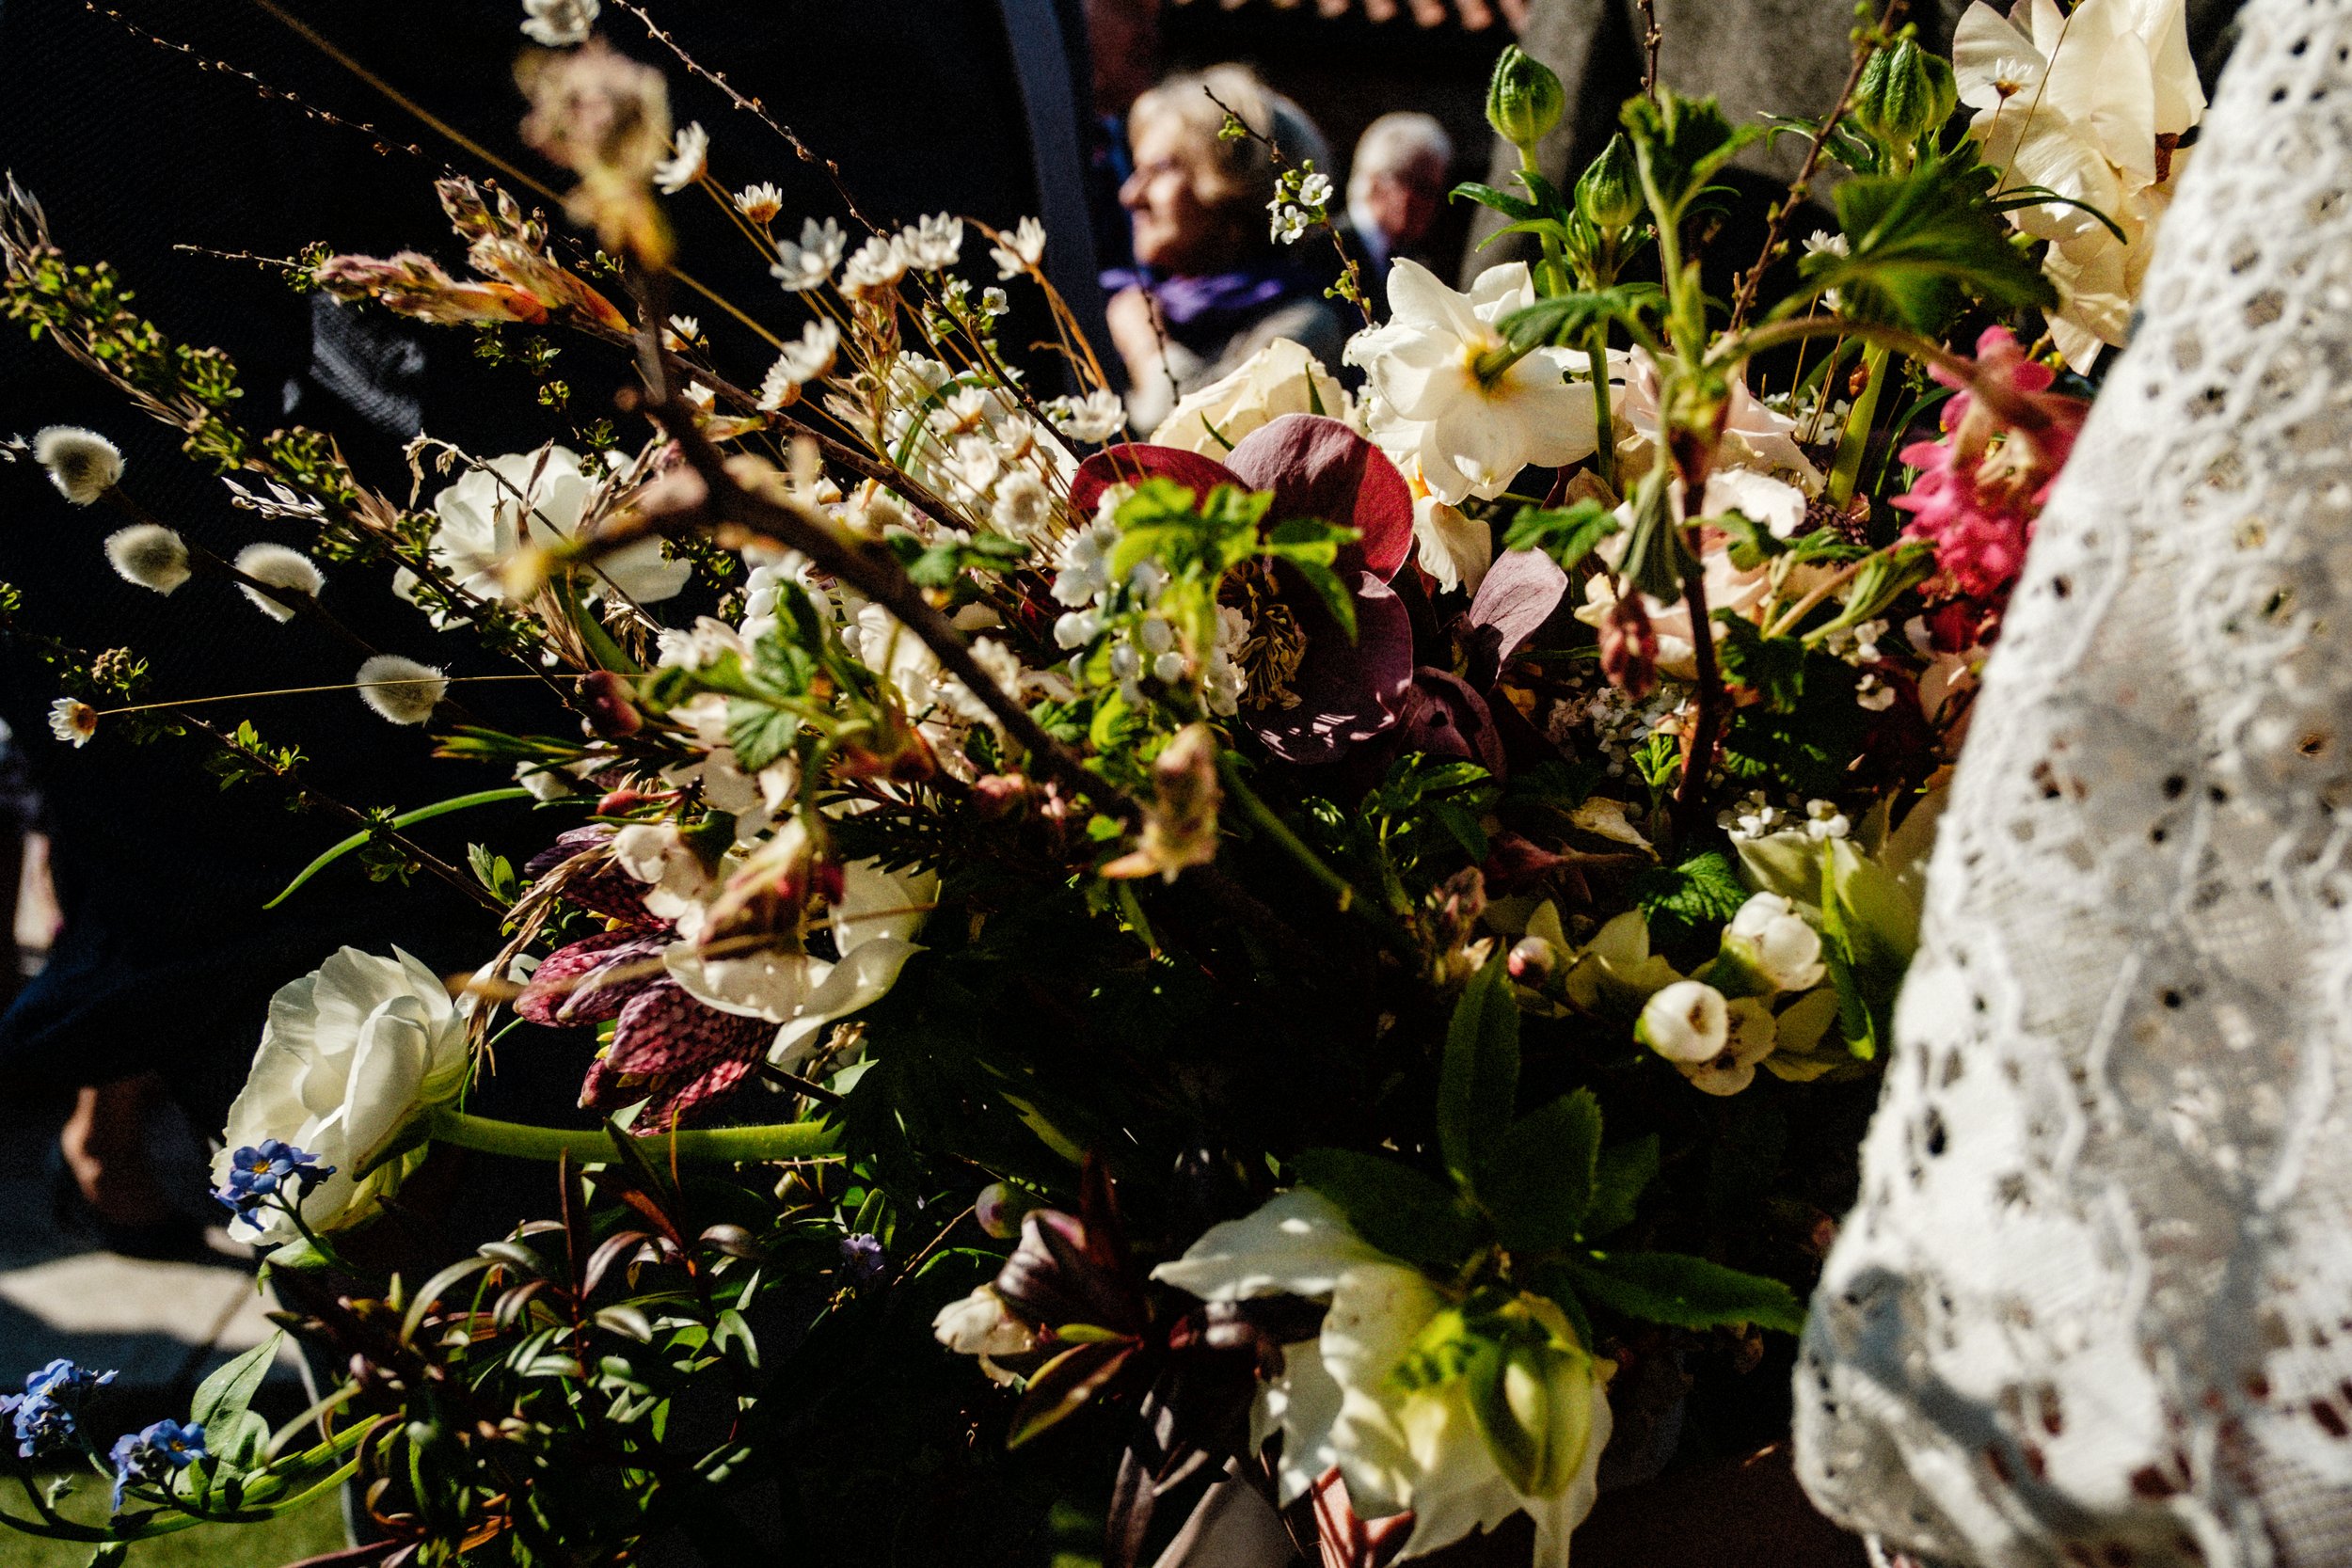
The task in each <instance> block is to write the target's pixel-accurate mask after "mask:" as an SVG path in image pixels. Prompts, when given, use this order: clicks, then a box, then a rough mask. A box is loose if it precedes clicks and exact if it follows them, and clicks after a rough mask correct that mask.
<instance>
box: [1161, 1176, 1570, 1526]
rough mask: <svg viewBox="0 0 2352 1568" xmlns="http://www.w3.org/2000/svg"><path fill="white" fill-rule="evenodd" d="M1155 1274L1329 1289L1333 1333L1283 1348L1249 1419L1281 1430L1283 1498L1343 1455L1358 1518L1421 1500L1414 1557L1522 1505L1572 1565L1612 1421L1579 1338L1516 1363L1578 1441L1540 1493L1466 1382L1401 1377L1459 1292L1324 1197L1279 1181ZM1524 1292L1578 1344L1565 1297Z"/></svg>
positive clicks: (1304, 1292) (1191, 1286)
mask: <svg viewBox="0 0 2352 1568" xmlns="http://www.w3.org/2000/svg"><path fill="white" fill-rule="evenodd" d="M1152 1276H1153V1277H1154V1278H1156V1279H1159V1280H1162V1281H1164V1282H1166V1283H1167V1284H1169V1285H1173V1286H1175V1287H1176V1288H1177V1289H1179V1290H1183V1291H1190V1292H1191V1293H1192V1294H1194V1295H1196V1296H1199V1297H1200V1298H1201V1299H1203V1300H1205V1301H1239V1300H1243V1299H1246V1298H1248V1297H1252V1296H1267V1295H1295V1296H1308V1297H1315V1298H1321V1299H1327V1300H1328V1301H1329V1302H1330V1310H1329V1311H1328V1312H1327V1313H1326V1314H1325V1316H1324V1320H1323V1329H1322V1332H1321V1334H1320V1335H1319V1337H1317V1338H1313V1339H1306V1340H1301V1341H1300V1342H1298V1343H1296V1344H1293V1345H1287V1346H1284V1347H1283V1366H1282V1375H1281V1376H1280V1377H1279V1379H1277V1380H1275V1381H1274V1382H1273V1383H1271V1384H1268V1385H1266V1386H1264V1387H1263V1388H1262V1389H1261V1390H1260V1392H1259V1400H1258V1408H1257V1410H1256V1411H1255V1412H1254V1413H1253V1415H1252V1417H1251V1421H1250V1427H1251V1431H1252V1433H1255V1434H1257V1435H1259V1436H1260V1437H1261V1438H1263V1437H1264V1436H1270V1435H1271V1434H1272V1433H1275V1432H1278V1431H1279V1433H1281V1434H1282V1449H1281V1456H1280V1459H1279V1463H1278V1465H1277V1477H1278V1481H1279V1486H1278V1491H1277V1501H1278V1503H1279V1504H1280V1505H1283V1506H1287V1505H1288V1504H1290V1503H1291V1502H1292V1501H1294V1500H1295V1499H1296V1498H1297V1497H1300V1496H1302V1495H1304V1494H1305V1492H1306V1490H1307V1489H1308V1487H1310V1486H1311V1485H1312V1484H1313V1483H1314V1482H1315V1481H1316V1480H1317V1479H1318V1478H1320V1477H1321V1476H1322V1475H1323V1473H1324V1472H1325V1471H1327V1470H1328V1469H1329V1468H1331V1467H1332V1466H1333V1465H1337V1466H1338V1467H1339V1470H1340V1473H1341V1475H1342V1476H1343V1478H1344V1479H1345V1481H1346V1482H1347V1491H1348V1497H1349V1501H1350V1504H1351V1506H1352V1507H1353V1508H1354V1510H1355V1512H1356V1513H1358V1515H1359V1516H1360V1517H1363V1518H1367V1519H1372V1518H1380V1517H1385V1516H1387V1515H1390V1514H1394V1513H1403V1512H1404V1511H1405V1510H1406V1509H1410V1510H1411V1511H1412V1512H1413V1516H1414V1519H1413V1533H1412V1535H1411V1537H1410V1538H1409V1539H1408V1540H1407V1541H1406V1544H1405V1549H1404V1552H1403V1553H1402V1556H1403V1557H1405V1558H1407V1559H1410V1558H1415V1557H1421V1556H1423V1555H1425V1554H1427V1553H1430V1552H1434V1551H1437V1550H1438V1549H1439V1548H1440V1547H1443V1546H1446V1545H1449V1544H1452V1543H1454V1542H1455V1541H1458V1540H1460V1539H1461V1538H1462V1537H1464V1536H1465V1535H1468V1534H1469V1533H1470V1531H1471V1530H1472V1529H1481V1530H1490V1529H1493V1528H1495V1527H1496V1526H1497V1525H1500V1524H1502V1522H1503V1521H1504V1520H1505V1519H1508V1518H1509V1517H1510V1516H1511V1515H1512V1514H1513V1513H1519V1512H1521V1511H1524V1512H1525V1513H1528V1514H1529V1515H1530V1516H1531V1517H1532V1518H1533V1519H1534V1521H1535V1551H1534V1558H1533V1559H1532V1563H1533V1565H1534V1568H1566V1564H1567V1561H1568V1536H1569V1533H1570V1532H1571V1531H1572V1530H1574V1529H1575V1528H1576V1527H1577V1526H1578V1525H1579V1524H1580V1523H1581V1522H1582V1521H1583V1518H1584V1516H1585V1515H1586V1514H1587V1513H1591V1512H1592V1507H1593V1498H1594V1497H1595V1495H1596V1493H1597V1490H1598V1488H1597V1483H1596V1480H1595V1474H1596V1471H1597V1469H1598V1467H1599V1465H1600V1453H1601V1449H1604V1448H1606V1447H1607V1446H1608V1444H1609V1433H1610V1414H1609V1395H1608V1389H1607V1386H1606V1385H1605V1384H1604V1382H1603V1380H1602V1377H1601V1375H1599V1374H1600V1369H1599V1368H1598V1367H1597V1365H1596V1364H1595V1363H1594V1361H1593V1360H1592V1358H1591V1357H1590V1356H1589V1355H1586V1354H1583V1352H1582V1351H1581V1349H1578V1350H1575V1351H1573V1352H1565V1351H1564V1352H1563V1354H1559V1355H1557V1356H1556V1357H1555V1358H1554V1360H1553V1363H1552V1375H1551V1376H1550V1377H1549V1379H1548V1380H1546V1381H1543V1382H1540V1383H1539V1382H1537V1381H1536V1380H1534V1379H1533V1378H1531V1377H1529V1376H1528V1375H1527V1373H1526V1372H1525V1371H1524V1370H1522V1369H1519V1368H1516V1367H1515V1368H1514V1369H1513V1371H1512V1372H1511V1373H1510V1374H1506V1375H1507V1376H1508V1377H1509V1378H1510V1379H1511V1382H1510V1384H1509V1385H1508V1387H1509V1394H1510V1400H1511V1403H1512V1405H1513V1411H1512V1414H1513V1415H1514V1416H1516V1417H1518V1418H1521V1419H1522V1420H1524V1419H1525V1418H1527V1415H1528V1414H1530V1413H1534V1414H1536V1415H1537V1416H1538V1417H1539V1419H1540V1424H1541V1425H1542V1426H1543V1427H1544V1428H1545V1429H1546V1431H1545V1436H1546V1437H1547V1438H1549V1439H1550V1440H1552V1441H1554V1442H1557V1443H1559V1444H1561V1445H1562V1446H1563V1447H1564V1449H1565V1452H1562V1453H1560V1454H1559V1455H1558V1456H1557V1459H1558V1464H1557V1465H1556V1466H1555V1465H1548V1466H1547V1468H1557V1469H1558V1470H1560V1471H1562V1472H1564V1477H1565V1479H1564V1481H1563V1483H1562V1485H1561V1488H1560V1490H1559V1491H1558V1492H1556V1493H1554V1494H1552V1495H1550V1496H1548V1497H1531V1496H1528V1495H1526V1494H1524V1493H1521V1492H1519V1491H1518V1490H1517V1489H1516V1488H1515V1487H1514V1486H1513V1485H1512V1483H1511V1482H1510V1481H1509V1480H1508V1479H1506V1478H1505V1476H1504V1475H1503V1472H1502V1469H1501V1467H1500V1466H1498V1465H1497V1464H1496V1463H1495V1460H1494V1457H1493V1454H1492V1452H1491V1451H1490V1450H1489V1449H1488V1448H1487V1446H1486V1439H1485V1438H1484V1437H1482V1436H1481V1435H1480V1434H1479V1432H1478V1427H1477V1422H1476V1420H1475V1418H1474V1417H1473V1416H1472V1414H1471V1405H1470V1390H1469V1387H1468V1380H1467V1379H1465V1378H1458V1377H1457V1378H1454V1379H1453V1380H1451V1381H1448V1382H1441V1383H1438V1384H1436V1385H1434V1386H1418V1387H1416V1386H1407V1380H1406V1379H1404V1378H1400V1377H1399V1376H1397V1375H1395V1374H1396V1373H1397V1372H1398V1370H1399V1369H1400V1368H1401V1367H1403V1365H1404V1364H1405V1362H1406V1357H1407V1356H1408V1354H1410V1353H1411V1352H1412V1350H1413V1348H1414V1341H1415V1339H1416V1338H1418V1337H1419V1336H1420V1335H1421V1334H1422V1330H1424V1329H1426V1328H1427V1327H1428V1326H1429V1324H1430V1322H1431V1320H1432V1319H1434V1318H1436V1317H1437V1316H1438V1313H1439V1312H1441V1311H1444V1310H1446V1309H1447V1308H1448V1307H1453V1306H1454V1305H1456V1303H1455V1302H1454V1300H1453V1298H1452V1297H1450V1296H1449V1295H1448V1294H1447V1293H1446V1292H1444V1291H1441V1290H1440V1289H1439V1288H1438V1286H1437V1285H1436V1284H1435V1283H1433V1282H1432V1281H1431V1280H1430V1279H1429V1278H1428V1277H1427V1276H1425V1275H1422V1272H1421V1271H1420V1270H1419V1269H1416V1268H1414V1267H1412V1266H1411V1265H1410V1264H1406V1263H1402V1262H1399V1261H1398V1260H1397V1259H1393V1258H1391V1257H1389V1256H1388V1255H1386V1254H1385V1253H1382V1252H1379V1251H1377V1250H1375V1249H1374V1248H1373V1247H1372V1246H1370V1245H1368V1244H1367V1243H1364V1242H1363V1241H1362V1240H1361V1239H1360V1238H1359V1237H1358V1236H1357V1235H1356V1234H1355V1233H1354V1232H1353V1231H1351V1230H1350V1229H1349V1228H1348V1226H1347V1222H1346V1220H1345V1219H1344V1218H1343V1216H1342V1215H1341V1214H1340V1212H1339V1211H1338V1210H1337V1209H1335V1208H1333V1207H1332V1205H1331V1204H1330V1203H1329V1202H1328V1201H1327V1199H1325V1198H1324V1197H1322V1196H1319V1195H1317V1194H1315V1193H1313V1192H1310V1191H1307V1190H1305V1189H1303V1188H1301V1189H1296V1190H1294V1191H1291V1192H1286V1193H1279V1194H1277V1195H1276V1196H1274V1197H1273V1198H1272V1199H1270V1200H1269V1201H1268V1202H1267V1203H1266V1205H1265V1206H1264V1207H1263V1208H1262V1209H1260V1210H1259V1211H1258V1212H1256V1213H1254V1214H1251V1215H1249V1216H1248V1218H1246V1219H1239V1220H1230V1221H1228V1222H1226V1223H1225V1224H1223V1225H1218V1226H1214V1227H1211V1228H1210V1230H1209V1231H1208V1233H1207V1234H1206V1235H1204V1236H1202V1237H1201V1238H1200V1241H1198V1242H1196V1243H1193V1245H1192V1246H1191V1248H1190V1249H1189V1250H1187V1251H1186V1252H1185V1254H1184V1257H1183V1258H1181V1259H1177V1260H1176V1261H1175V1262H1173V1263H1163V1264H1161V1265H1160V1266H1159V1268H1157V1269H1155V1270H1153V1271H1152ZM1520 1301H1521V1302H1522V1303H1530V1304H1531V1305H1532V1306H1533V1310H1534V1313H1535V1314H1536V1315H1538V1316H1543V1317H1546V1318H1547V1319H1549V1326H1551V1327H1552V1328H1553V1331H1554V1333H1555V1335H1557V1336H1563V1337H1565V1338H1566V1339H1567V1340H1568V1341H1569V1342H1573V1338H1574V1336H1573V1331H1572V1330H1569V1329H1568V1327H1567V1324H1566V1323H1565V1319H1563V1318H1560V1317H1559V1316H1558V1310H1559V1309H1558V1308H1557V1307H1551V1306H1550V1304H1549V1303H1540V1302H1534V1301H1533V1298H1528V1297H1521V1298H1520ZM1580 1438H1581V1444H1580V1443H1579V1442H1578V1439H1580Z"/></svg>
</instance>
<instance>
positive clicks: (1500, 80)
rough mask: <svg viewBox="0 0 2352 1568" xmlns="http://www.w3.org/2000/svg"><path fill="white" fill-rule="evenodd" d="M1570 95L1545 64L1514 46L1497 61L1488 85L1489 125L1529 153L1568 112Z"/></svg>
mask: <svg viewBox="0 0 2352 1568" xmlns="http://www.w3.org/2000/svg"><path fill="white" fill-rule="evenodd" d="M1567 106H1568V95H1567V92H1566V90H1565V88H1563V87H1561V86H1560V78H1559V77H1557V76H1555V75H1553V74H1552V71H1551V68H1550V67H1549V66H1548V65H1546V64H1544V62H1543V61H1541V60H1539V59H1537V58H1535V56H1534V55H1530V54H1529V53H1528V52H1527V51H1526V50H1524V49H1521V48H1520V47H1519V46H1518V44H1516V43H1515V44H1512V45H1511V46H1510V47H1509V48H1507V49H1505V50H1503V52H1502V58H1501V59H1499V60H1497V61H1495V73H1494V78H1493V80H1492V81H1490V82H1488V83H1487V84H1486V123H1487V124H1489V125H1491V126H1493V127H1494V128H1495V135H1498V136H1501V137H1502V139H1503V140H1504V141H1507V142H1509V143H1510V144H1511V145H1512V146H1513V147H1516V148H1518V150H1520V151H1522V152H1525V151H1528V150H1531V149H1533V148H1534V145H1535V144H1536V143H1537V142H1539V141H1541V140H1543V139H1544V137H1545V135H1548V134H1549V132H1550V130H1551V128H1552V127H1553V126H1555V125H1557V124H1559V123H1560V117H1561V116H1562V115H1563V114H1565V112H1566V111H1567Z"/></svg>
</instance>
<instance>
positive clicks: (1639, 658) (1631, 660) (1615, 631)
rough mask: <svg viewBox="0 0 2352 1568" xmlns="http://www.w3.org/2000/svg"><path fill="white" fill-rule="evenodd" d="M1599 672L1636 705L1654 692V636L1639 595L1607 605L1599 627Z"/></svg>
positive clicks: (1655, 663) (1630, 595) (1656, 656)
mask: <svg viewBox="0 0 2352 1568" xmlns="http://www.w3.org/2000/svg"><path fill="white" fill-rule="evenodd" d="M1600 673H1601V674H1602V676H1603V677H1604V678H1605V679H1607V681H1608V682H1609V684H1610V685H1612V686H1613V687H1615V688H1616V689H1618V690H1620V691H1622V692H1624V693H1625V694H1626V695H1627V696H1628V697H1629V698H1631V699H1633V700H1634V701H1636V702H1639V701H1640V700H1641V699H1643V698H1644V697H1646V696H1648V695H1649V694H1650V693H1651V692H1652V691H1653V690H1655V689H1657V687H1658V633H1657V631H1656V630H1655V629H1654V628H1653V627H1652V626H1650V624H1649V611H1648V610H1645V609H1644V608H1643V605H1642V596H1641V595H1640V594H1633V593H1629V594H1626V596H1625V597H1624V598H1622V599H1619V600H1618V601H1617V602H1616V603H1615V604H1613V605H1612V606H1610V608H1609V614H1608V617H1607V618H1606V619H1604V620H1603V621H1602V622H1601V624H1600Z"/></svg>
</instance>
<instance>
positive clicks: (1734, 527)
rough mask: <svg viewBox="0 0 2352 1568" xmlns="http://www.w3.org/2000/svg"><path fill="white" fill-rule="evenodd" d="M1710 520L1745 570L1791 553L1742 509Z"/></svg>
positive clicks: (1732, 558)
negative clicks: (1722, 533)
mask: <svg viewBox="0 0 2352 1568" xmlns="http://www.w3.org/2000/svg"><path fill="white" fill-rule="evenodd" d="M1897 428H1898V429H1899V428H1901V427H1900V426H1898V427H1897ZM1708 522H1709V523H1710V524H1712V525H1713V526H1714V527H1716V528H1719V529H1721V530H1722V531H1724V536H1725V537H1727V538H1728V539H1730V541H1731V549H1730V556H1731V563H1732V565H1733V566H1735V567H1737V568H1738V569H1740V571H1742V572H1753V571H1755V570H1756V568H1757V567H1758V566H1761V565H1763V564H1764V562H1767V561H1770V560H1771V559H1772V557H1774V556H1776V555H1786V554H1788V546H1787V545H1785V544H1783V543H1782V542H1781V541H1780V540H1778V539H1775V538H1773V537H1772V530H1771V529H1769V528H1766V527H1765V526H1764V525H1763V524H1762V523H1759V522H1757V521H1756V520H1755V519H1754V518H1752V517H1750V516H1749V515H1747V514H1745V513H1743V512H1724V513H1720V514H1718V515H1715V516H1712V517H1709V518H1708Z"/></svg>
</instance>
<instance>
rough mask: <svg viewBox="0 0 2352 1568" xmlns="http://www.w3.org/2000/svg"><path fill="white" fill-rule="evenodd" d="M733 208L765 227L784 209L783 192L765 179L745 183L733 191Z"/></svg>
mask: <svg viewBox="0 0 2352 1568" xmlns="http://www.w3.org/2000/svg"><path fill="white" fill-rule="evenodd" d="M735 210H736V211H737V212H739V213H740V214H743V215H744V216H745V217H747V218H749V219H751V220H752V221H753V222H754V223H755V224H757V225H759V226H760V227H761V228H762V229H765V228H767V227H768V226H769V225H770V224H771V223H773V222H775V220H776V214H778V213H781V212H783V211H784V193H783V192H782V191H780V190H778V189H776V187H775V186H773V185H771V184H770V183H769V182H767V181H765V180H763V181H761V182H759V183H758V184H756V185H746V186H744V187H743V188H742V189H741V190H739V191H738V192H736V193H735Z"/></svg>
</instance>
